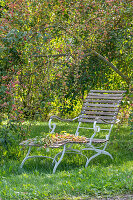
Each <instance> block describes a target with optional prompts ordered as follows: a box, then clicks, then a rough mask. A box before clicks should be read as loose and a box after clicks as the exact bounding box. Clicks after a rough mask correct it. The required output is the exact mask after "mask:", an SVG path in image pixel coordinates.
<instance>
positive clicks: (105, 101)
mask: <svg viewBox="0 0 133 200" xmlns="http://www.w3.org/2000/svg"><path fill="white" fill-rule="evenodd" d="M84 102H89V103H90V102H93V103H110V104H111V103H119V102H120V100H115V99H114V100H94V99H92V98H87V99H85V100H84Z"/></svg>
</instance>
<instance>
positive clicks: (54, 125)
mask: <svg viewBox="0 0 133 200" xmlns="http://www.w3.org/2000/svg"><path fill="white" fill-rule="evenodd" d="M78 118H79V117H75V118H73V119H62V118H60V117H58V116H55V115H53V116H51V117H50V119H49V128H50V129H52V130H51V131H50V133H54V130H55V128H56V124H55V123H53V124H52V123H51V121H52V119H58V120H60V121H64V122H72V121H74V120H76V119H78ZM51 125H52V126H53V127H52V126H51Z"/></svg>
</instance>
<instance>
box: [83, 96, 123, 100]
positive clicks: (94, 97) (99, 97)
mask: <svg viewBox="0 0 133 200" xmlns="http://www.w3.org/2000/svg"><path fill="white" fill-rule="evenodd" d="M88 98H92V99H108V100H109V99H110V100H111V99H113V100H121V99H122V98H123V97H112V96H110V97H109V96H108V97H105V96H103V95H99V96H96V95H95V96H92V95H88V97H86V99H88Z"/></svg>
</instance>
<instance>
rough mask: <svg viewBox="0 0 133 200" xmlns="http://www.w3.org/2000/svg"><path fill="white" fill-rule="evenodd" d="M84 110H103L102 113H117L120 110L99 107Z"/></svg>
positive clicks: (84, 108)
mask: <svg viewBox="0 0 133 200" xmlns="http://www.w3.org/2000/svg"><path fill="white" fill-rule="evenodd" d="M82 110H98V111H99V110H101V111H111V112H117V111H118V108H99V107H83V108H82Z"/></svg>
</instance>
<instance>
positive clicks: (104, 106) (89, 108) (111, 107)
mask: <svg viewBox="0 0 133 200" xmlns="http://www.w3.org/2000/svg"><path fill="white" fill-rule="evenodd" d="M125 92H126V91H124V90H123V91H116V90H90V93H89V94H88V96H87V97H86V99H85V100H84V103H83V107H82V110H81V115H80V116H79V119H78V121H79V122H89V123H93V122H94V121H95V119H96V118H98V117H99V118H102V119H103V120H105V121H106V123H109V124H114V123H115V122H116V117H117V114H118V111H119V106H120V103H121V100H122V98H123V94H124V93H125ZM103 120H100V119H98V121H97V122H98V123H102V124H104V123H105V122H104V121H103Z"/></svg>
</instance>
